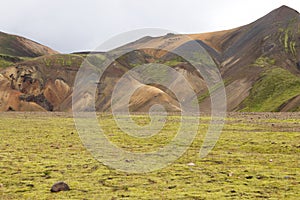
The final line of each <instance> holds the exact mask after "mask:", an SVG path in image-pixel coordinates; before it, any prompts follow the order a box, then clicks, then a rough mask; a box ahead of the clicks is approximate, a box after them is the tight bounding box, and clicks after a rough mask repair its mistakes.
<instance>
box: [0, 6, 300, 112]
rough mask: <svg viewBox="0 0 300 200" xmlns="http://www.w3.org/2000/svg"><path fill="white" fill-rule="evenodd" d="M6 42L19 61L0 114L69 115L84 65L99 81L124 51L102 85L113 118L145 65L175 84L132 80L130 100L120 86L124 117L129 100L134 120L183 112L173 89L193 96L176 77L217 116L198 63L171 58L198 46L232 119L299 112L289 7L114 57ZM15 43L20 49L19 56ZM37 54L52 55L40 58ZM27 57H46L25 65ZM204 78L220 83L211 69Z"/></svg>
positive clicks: (299, 80)
mask: <svg viewBox="0 0 300 200" xmlns="http://www.w3.org/2000/svg"><path fill="white" fill-rule="evenodd" d="M11 37H16V38H18V37H17V36H11ZM16 40H17V41H19V40H20V39H16ZM24 40H26V39H23V41H24ZM4 41H6V42H2V41H1V37H0V53H5V55H4V56H7V55H8V58H6V59H14V58H15V59H16V60H14V62H11V63H10V64H11V65H12V66H10V67H7V66H8V65H7V64H6V65H5V66H4V67H5V68H4V69H3V70H2V71H1V73H0V110H1V111H6V110H16V111H28V110H31V111H41V110H43V111H70V110H71V108H72V92H73V84H74V79H75V76H76V73H77V70H78V69H79V67H80V65H81V64H82V62H83V61H84V59H85V58H86V62H85V63H86V64H88V65H90V66H91V67H90V72H89V73H90V74H93V73H98V72H99V68H97V66H98V65H99V64H101V63H102V62H104V60H105V59H106V58H111V57H113V56H114V55H116V54H117V53H118V52H122V51H127V52H128V53H126V54H125V55H123V56H121V57H118V58H117V59H116V60H115V61H114V62H112V63H111V64H110V65H109V67H108V68H107V69H106V71H105V72H104V73H103V76H102V77H101V79H100V80H99V82H98V83H97V85H98V86H97V95H96V105H95V106H96V109H97V110H98V111H110V110H111V106H112V105H111V98H112V94H113V90H114V87H115V86H116V84H117V83H118V81H120V80H122V79H121V78H122V77H123V75H124V74H126V73H127V72H130V71H132V70H133V69H135V67H136V66H140V65H142V64H146V65H147V66H149V68H148V69H145V70H146V71H147V70H148V73H150V74H152V75H154V76H157V77H158V78H160V80H165V81H169V86H170V87H169V88H167V87H164V86H162V85H158V84H151V78H149V77H138V76H136V75H134V74H132V75H130V76H127V77H126V78H127V79H126V80H125V81H126V84H128V85H129V86H131V87H132V88H137V90H136V91H135V92H134V93H133V94H132V96H130V97H128V95H129V94H130V93H129V92H127V88H124V86H123V88H122V85H121V86H120V91H125V92H123V93H120V94H116V96H117V97H118V98H117V99H116V100H114V106H115V107H116V108H117V109H119V110H124V108H126V107H127V104H124V102H125V100H126V98H129V99H130V101H129V110H131V111H133V112H147V111H148V110H149V109H150V108H151V107H152V106H153V105H155V104H161V105H163V106H164V107H165V109H166V110H168V111H171V112H178V111H180V110H181V108H180V103H179V102H183V101H184V99H178V98H177V97H176V95H175V94H174V93H173V92H172V89H174V87H175V86H176V90H177V91H179V93H180V94H181V95H180V96H185V95H187V90H186V85H185V84H184V80H183V79H182V78H179V77H178V76H175V75H171V74H172V73H171V71H172V70H171V69H173V70H176V71H177V72H179V74H181V75H182V76H183V77H184V78H185V79H186V80H188V82H189V85H190V86H191V88H192V90H193V92H194V93H196V95H197V99H198V102H199V105H200V110H201V111H210V104H211V102H210V95H209V93H208V89H207V85H206V83H205V80H204V78H203V77H202V76H201V74H200V73H199V71H197V70H195V68H194V67H193V66H192V65H191V63H189V62H187V60H185V59H184V58H183V57H180V56H178V55H176V54H174V53H171V52H170V51H172V52H181V53H183V54H184V52H189V51H193V49H192V48H193V47H192V45H191V43H192V42H195V41H196V42H197V43H198V44H200V45H201V46H202V47H203V48H204V49H205V50H206V51H207V52H208V53H209V55H210V56H211V57H212V59H213V62H214V64H216V65H217V66H218V68H219V70H220V72H221V75H222V78H223V80H224V84H225V89H226V94H227V109H228V111H300V53H299V50H300V16H299V13H298V12H297V11H295V10H294V9H292V8H289V7H287V6H281V7H280V8H277V9H275V10H273V11H272V12H270V13H269V14H267V15H265V16H263V17H262V18H260V19H258V20H256V21H255V22H253V23H251V24H248V25H245V26H241V27H238V28H234V29H231V30H225V31H218V32H211V33H203V34H188V35H180V34H179V35H178V34H172V33H169V34H167V35H165V36H160V37H150V36H147V37H144V38H141V39H139V40H137V41H135V42H132V43H129V44H126V45H124V46H121V47H119V48H117V49H114V50H112V51H110V52H95V53H93V54H90V55H87V54H86V53H83V52H82V53H77V54H69V55H66V54H65V55H62V54H55V55H51V54H54V53H55V52H54V51H51V50H49V49H48V48H46V47H43V48H42V46H39V45H38V44H37V43H34V42H32V41H31V43H29V42H28V43H26V42H25V43H26V44H30V45H27V46H26V45H24V43H21V44H22V45H21V44H19V43H18V42H7V41H9V40H8V39H5V40H4ZM13 41H15V40H13ZM15 43H17V44H18V45H16V46H18V48H15ZM21 46H22V48H20V47H21ZM24 46H25V47H27V50H26V51H25V50H23V47H24ZM37 46H38V47H41V48H37ZM8 47H9V48H8ZM11 47H13V48H11ZM146 47H147V48H146ZM162 48H163V50H162ZM36 49H44V50H45V51H43V53H41V52H42V51H39V52H40V53H37V52H38V51H36ZM34 50H35V51H34ZM26 52H27V53H26ZM29 52H31V53H29ZM20 56H25V57H35V56H39V57H36V58H33V59H28V58H26V59H20ZM18 59H19V60H18ZM195 59H196V60H197V61H199V63H198V64H199V65H201V62H202V61H203V60H205V59H206V58H203V57H201V52H198V53H197V54H195ZM12 63H14V64H12ZM151 63H156V64H163V65H168V66H170V67H171V69H167V68H163V67H161V69H159V70H157V71H151V67H150V66H151ZM196 64H197V63H196ZM0 66H1V62H0ZM205 73H207V74H209V75H210V76H212V77H213V76H214V72H213V71H210V70H209V67H208V70H206V71H205ZM147 81H148V82H149V83H148V84H146V83H145V82H147ZM170 81H171V82H170ZM86 87H88V86H86ZM126 92H127V93H126ZM92 100H93V96H92V95H91V94H90V93H88V92H86V93H82V94H81V98H76V99H75V102H74V106H76V107H78V108H81V109H83V110H84V109H85V105H88V104H90V103H91V101H92ZM185 100H186V99H185Z"/></svg>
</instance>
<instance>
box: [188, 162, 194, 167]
mask: <svg viewBox="0 0 300 200" xmlns="http://www.w3.org/2000/svg"><path fill="white" fill-rule="evenodd" d="M195 165H196V164H195V163H192V162H190V163H188V164H187V166H195Z"/></svg>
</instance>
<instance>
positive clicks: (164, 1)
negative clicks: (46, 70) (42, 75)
mask: <svg viewBox="0 0 300 200" xmlns="http://www.w3.org/2000/svg"><path fill="white" fill-rule="evenodd" d="M281 5H287V6H289V7H291V8H294V9H295V10H298V11H300V0H251V1H242V0H206V1H203V0H105V1H104V0H85V1H81V0H78V1H77V0H9V1H8V0H0V10H1V18H0V31H2V32H6V33H12V34H16V35H20V36H23V37H26V38H29V39H31V40H34V41H37V42H39V43H41V44H43V45H46V46H49V47H51V48H52V49H54V50H57V51H59V52H62V53H71V52H76V51H85V50H93V49H95V48H96V47H97V46H99V45H100V44H102V43H103V42H105V41H107V40H109V39H111V38H112V37H113V36H116V35H118V34H122V33H123V32H127V31H132V30H135V29H142V28H161V29H167V30H171V31H172V32H174V33H202V32H211V31H218V30H226V29H230V28H235V27H238V26H241V25H245V24H248V23H251V22H253V21H255V20H256V19H258V18H260V17H262V16H264V15H266V14H267V13H269V12H270V11H272V10H273V9H276V8H278V7H280V6H281ZM144 34H147V32H146V33H144ZM149 34H150V33H149ZM150 35H151V34H150ZM138 37H140V35H139V36H138ZM136 39H138V38H136ZM128 42H129V41H128ZM120 45H121V44H120Z"/></svg>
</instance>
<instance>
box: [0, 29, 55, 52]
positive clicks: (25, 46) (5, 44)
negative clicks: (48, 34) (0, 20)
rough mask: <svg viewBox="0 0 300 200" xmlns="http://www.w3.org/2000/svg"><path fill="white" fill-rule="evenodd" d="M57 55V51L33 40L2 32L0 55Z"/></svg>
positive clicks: (0, 35) (0, 33)
mask: <svg viewBox="0 0 300 200" xmlns="http://www.w3.org/2000/svg"><path fill="white" fill-rule="evenodd" d="M57 53H58V52H57V51H54V50H52V49H50V48H49V47H46V46H44V45H41V44H39V43H37V42H34V41H32V40H29V39H26V38H24V37H20V36H16V35H11V34H7V33H3V32H1V31H0V54H5V55H10V56H18V57H38V56H43V55H49V54H57Z"/></svg>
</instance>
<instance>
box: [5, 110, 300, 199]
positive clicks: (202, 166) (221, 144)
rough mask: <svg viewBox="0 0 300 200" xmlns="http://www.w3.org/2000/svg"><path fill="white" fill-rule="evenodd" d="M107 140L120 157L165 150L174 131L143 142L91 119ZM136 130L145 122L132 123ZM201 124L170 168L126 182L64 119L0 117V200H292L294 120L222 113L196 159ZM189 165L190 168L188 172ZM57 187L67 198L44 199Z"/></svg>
mask: <svg viewBox="0 0 300 200" xmlns="http://www.w3.org/2000/svg"><path fill="white" fill-rule="evenodd" d="M98 116H99V122H100V124H101V125H102V126H103V129H104V130H105V131H106V133H108V134H107V137H108V138H109V139H110V140H111V141H112V142H113V143H115V144H116V145H118V146H121V147H122V148H124V149H126V150H128V151H145V152H146V151H151V150H153V149H156V148H159V147H160V146H163V145H164V144H167V143H168V142H169V141H170V139H172V137H173V136H174V133H176V131H177V128H178V127H179V126H180V117H179V116H176V115H174V116H169V117H168V118H167V121H166V127H165V128H164V129H163V130H162V131H161V133H160V134H158V135H157V136H153V137H152V138H150V139H149V140H145V139H143V140H141V139H134V138H131V137H130V136H128V135H125V134H122V132H121V130H120V129H118V127H117V126H116V124H115V122H114V120H113V117H112V116H111V115H109V114H99V115H98ZM133 119H134V121H136V122H137V123H138V124H141V125H144V124H147V123H148V122H149V118H148V117H147V116H145V115H134V116H133ZM208 122H209V117H208V116H207V115H204V116H203V117H201V118H200V128H199V131H198V134H197V136H196V138H195V140H194V142H193V143H192V145H191V146H190V147H189V148H188V150H187V151H186V152H185V153H184V155H183V156H181V157H180V158H179V159H178V160H177V161H175V162H174V163H172V164H170V165H169V166H168V167H166V168H163V169H161V170H158V171H154V172H150V173H143V174H137V173H135V174H130V173H125V172H121V171H117V170H114V169H111V168H109V167H107V166H105V165H103V164H102V163H100V162H98V161H97V160H95V159H94V158H93V156H92V155H91V154H90V153H89V152H88V151H87V150H86V149H85V147H84V146H83V144H82V142H81V140H80V137H79V135H78V133H77V131H76V128H75V124H74V120H73V118H72V115H71V114H67V113H15V112H9V113H0V199H3V200H7V199H298V198H299V196H300V143H299V141H300V113H228V115H227V118H226V124H225V126H224V129H223V132H222V134H221V136H220V139H219V140H218V142H217V144H216V146H215V148H214V149H213V150H212V151H211V152H210V154H209V155H208V156H207V157H205V158H203V159H200V158H199V149H200V147H201V144H202V142H203V138H204V135H205V132H206V130H207V127H208ZM191 163H193V164H191ZM58 181H65V182H66V183H68V185H69V186H70V188H71V190H70V191H66V192H59V193H51V192H50V188H51V186H52V185H53V184H54V183H55V182H58Z"/></svg>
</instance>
